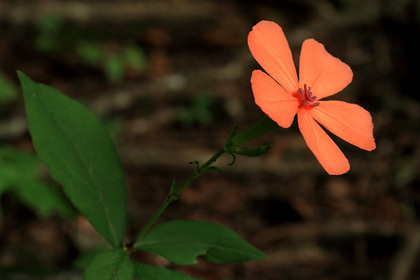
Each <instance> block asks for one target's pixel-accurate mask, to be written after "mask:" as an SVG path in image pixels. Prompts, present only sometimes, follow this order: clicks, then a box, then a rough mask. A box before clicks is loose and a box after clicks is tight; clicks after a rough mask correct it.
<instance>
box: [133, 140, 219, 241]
mask: <svg viewBox="0 0 420 280" xmlns="http://www.w3.org/2000/svg"><path fill="white" fill-rule="evenodd" d="M224 153H225V149H224V147H223V148H221V149H220V150H219V151H218V152H217V153H215V154H214V155H213V156H212V157H211V158H210V159H209V160H208V161H207V162H206V163H204V164H203V165H202V166H201V167H200V166H198V165H197V167H196V168H195V169H194V171H193V172H192V173H191V175H190V176H189V177H188V178H187V179H186V180H185V181H184V182H183V183H182V184H180V185H179V186H178V187H176V186H175V185H174V184H173V185H172V187H171V191H170V192H169V194H168V195H167V197H166V199H165V200H164V201H163V202H162V204H161V205H160V207H159V208H158V210H157V211H156V212H155V214H154V215H153V216H152V217H151V218H150V220H149V221H148V222H147V224H146V225H144V226H143V228H142V229H141V230H140V232H139V233H138V234H137V236H136V237H135V239H134V243H133V244H135V243H136V242H137V241H138V240H139V238H140V237H141V236H143V234H145V233H146V232H147V231H148V230H149V228H150V227H151V226H152V225H153V224H154V223H155V222H156V220H157V219H158V218H159V217H160V215H161V214H162V213H163V211H165V209H166V208H167V207H168V206H169V205H170V204H171V203H172V202H174V201H175V200H177V199H178V194H179V193H180V192H181V191H182V190H183V189H184V188H185V187H186V186H187V185H188V184H189V183H191V182H192V181H193V180H194V179H195V178H197V177H198V176H200V175H201V174H203V173H204V172H206V171H207V170H208V169H209V168H210V167H211V165H212V164H213V163H214V162H215V161H216V160H217V159H218V158H219V157H220V156H222V155H223V154H224Z"/></svg>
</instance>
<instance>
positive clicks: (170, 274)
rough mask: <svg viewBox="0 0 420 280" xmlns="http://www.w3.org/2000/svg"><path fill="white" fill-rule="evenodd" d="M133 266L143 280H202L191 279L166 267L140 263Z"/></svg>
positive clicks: (197, 279)
mask: <svg viewBox="0 0 420 280" xmlns="http://www.w3.org/2000/svg"><path fill="white" fill-rule="evenodd" d="M133 264H134V267H135V269H136V275H137V277H138V278H139V279H141V280H164V279H170V280H200V279H199V278H191V277H190V276H188V275H185V274H183V273H181V272H178V271H175V270H171V269H168V268H164V267H159V266H153V265H147V264H144V263H139V262H134V263H133Z"/></svg>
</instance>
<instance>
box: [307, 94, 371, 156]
mask: <svg viewBox="0 0 420 280" xmlns="http://www.w3.org/2000/svg"><path fill="white" fill-rule="evenodd" d="M310 113H311V115H312V117H313V118H314V119H315V120H316V121H317V122H319V123H320V124H321V125H322V126H324V127H325V128H326V129H328V130H329V131H331V132H332V133H334V134H335V135H337V136H338V137H340V138H342V139H343V140H345V141H347V142H349V143H350V144H353V145H355V146H357V147H359V148H361V149H364V150H367V151H372V150H374V149H375V148H376V144H375V139H374V138H373V123H372V117H371V115H370V113H369V112H368V111H366V110H365V109H363V108H362V107H360V106H359V105H356V104H351V103H347V102H343V101H320V105H319V106H318V107H314V108H313V109H312V110H310Z"/></svg>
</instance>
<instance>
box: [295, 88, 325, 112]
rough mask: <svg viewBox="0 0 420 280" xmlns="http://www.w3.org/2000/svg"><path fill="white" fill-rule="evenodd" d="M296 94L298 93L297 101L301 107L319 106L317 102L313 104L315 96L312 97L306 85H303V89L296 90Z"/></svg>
mask: <svg viewBox="0 0 420 280" xmlns="http://www.w3.org/2000/svg"><path fill="white" fill-rule="evenodd" d="M298 93H299V101H300V103H301V104H302V105H303V106H312V107H316V106H319V104H320V103H319V102H315V103H314V101H315V100H316V98H317V97H316V96H315V95H314V96H313V95H312V91H311V87H309V86H307V85H306V84H304V85H303V89H302V88H299V89H298Z"/></svg>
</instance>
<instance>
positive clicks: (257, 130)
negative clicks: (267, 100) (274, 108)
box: [228, 116, 279, 148]
mask: <svg viewBox="0 0 420 280" xmlns="http://www.w3.org/2000/svg"><path fill="white" fill-rule="evenodd" d="M278 128H279V126H278V125H277V123H275V122H274V121H273V120H271V119H270V118H269V117H267V116H263V117H262V118H261V119H260V120H258V121H257V122H256V123H254V124H253V125H251V126H250V127H248V128H247V129H245V130H244V131H242V132H241V133H239V134H238V135H235V136H233V137H231V138H229V143H228V148H231V147H239V146H242V145H243V144H245V143H246V142H249V141H251V140H254V139H256V138H258V137H260V136H262V135H264V134H267V133H269V132H272V131H274V130H276V129H278Z"/></svg>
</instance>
